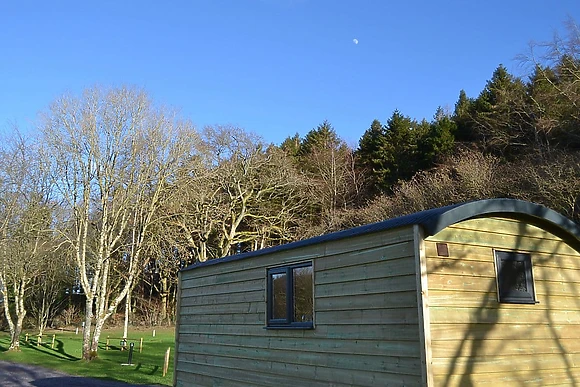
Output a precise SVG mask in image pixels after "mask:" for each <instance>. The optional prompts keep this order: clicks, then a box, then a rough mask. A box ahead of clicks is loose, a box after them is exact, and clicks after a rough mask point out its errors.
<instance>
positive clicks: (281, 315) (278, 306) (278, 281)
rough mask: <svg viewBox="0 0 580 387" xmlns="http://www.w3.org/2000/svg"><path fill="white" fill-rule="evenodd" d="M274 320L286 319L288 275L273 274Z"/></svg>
mask: <svg viewBox="0 0 580 387" xmlns="http://www.w3.org/2000/svg"><path fill="white" fill-rule="evenodd" d="M272 289H273V294H272V302H273V308H272V318H273V319H285V318H286V273H279V274H272Z"/></svg>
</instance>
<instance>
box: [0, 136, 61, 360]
mask: <svg viewBox="0 0 580 387" xmlns="http://www.w3.org/2000/svg"><path fill="white" fill-rule="evenodd" d="M38 151H39V148H37V147H36V146H35V144H33V143H32V142H31V141H30V140H28V139H25V138H24V137H22V136H19V135H18V134H17V135H15V136H14V137H13V138H12V139H9V140H8V141H6V142H5V144H4V149H2V151H1V155H0V160H1V162H0V190H1V192H0V217H1V219H2V221H1V223H0V233H1V236H0V295H1V296H2V299H3V300H4V302H3V306H4V315H5V318H6V321H7V323H8V326H9V329H10V336H11V339H10V347H9V348H10V349H12V350H18V349H19V346H20V341H19V340H20V333H21V331H22V325H23V322H24V318H25V317H26V315H27V309H26V304H27V302H26V297H27V296H28V293H29V291H30V286H31V283H32V281H33V280H34V279H35V277H37V276H39V275H41V274H42V273H43V270H44V269H45V265H44V261H43V257H44V256H45V255H46V254H47V253H48V249H47V245H48V244H49V242H50V233H49V226H50V222H51V210H50V188H49V185H48V184H47V180H46V175H45V172H46V170H45V169H44V168H43V166H42V162H41V161H39V159H38V157H37V153H38Z"/></svg>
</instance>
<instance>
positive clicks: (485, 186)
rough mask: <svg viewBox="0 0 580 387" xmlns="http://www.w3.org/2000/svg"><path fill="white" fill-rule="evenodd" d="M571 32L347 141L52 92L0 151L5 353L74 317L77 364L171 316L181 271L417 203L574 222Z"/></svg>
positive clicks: (579, 179) (124, 92) (577, 196)
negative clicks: (266, 132)
mask: <svg viewBox="0 0 580 387" xmlns="http://www.w3.org/2000/svg"><path fill="white" fill-rule="evenodd" d="M579 42H580V33H579V31H578V28H577V27H575V25H574V24H572V23H571V24H570V25H569V28H568V35H567V37H566V38H562V39H556V40H554V41H553V42H551V43H550V44H546V45H538V46H536V47H535V51H533V52H532V53H531V55H530V56H529V57H528V58H526V62H525V63H527V64H528V65H529V67H530V73H529V75H528V76H527V77H525V78H518V77H515V76H514V75H512V74H510V73H509V72H508V71H507V70H506V68H505V67H503V66H499V67H498V68H497V69H496V70H495V71H494V72H493V73H492V75H491V78H490V80H489V81H488V82H487V84H486V86H485V88H484V89H483V90H482V91H481V93H480V94H479V95H478V96H475V97H469V96H467V95H466V93H465V92H463V91H461V92H460V93H459V98H458V101H457V103H456V105H455V108H454V110H453V111H445V110H444V109H441V108H439V109H437V110H436V112H435V115H434V118H433V119H432V120H431V121H427V120H421V121H419V120H416V119H413V118H411V117H408V116H406V115H404V113H402V112H399V111H395V112H393V113H392V115H391V116H390V118H388V119H387V120H386V121H385V122H384V123H383V122H380V121H379V120H374V121H372V122H371V123H370V126H369V128H368V129H367V130H366V131H365V133H364V134H363V136H362V137H361V139H360V141H359V144H358V146H356V147H355V148H353V147H350V146H349V145H348V144H347V143H346V142H345V141H344V140H342V139H341V138H340V136H339V135H338V134H337V133H336V131H335V130H334V128H333V127H332V124H331V123H330V122H328V121H324V122H322V123H321V124H320V125H318V126H317V127H316V128H314V129H312V130H311V131H309V132H308V133H307V134H306V135H305V136H304V137H301V136H299V135H295V136H293V137H288V138H287V139H286V140H285V141H284V142H283V143H282V144H279V145H273V144H266V143H264V142H263V141H262V140H261V139H260V138H258V137H257V136H255V135H253V134H252V133H250V132H247V131H245V130H242V129H240V128H236V127H231V126H212V127H206V128H204V129H202V130H197V129H196V128H195V127H194V126H193V125H192V124H191V123H190V122H188V121H186V120H182V119H180V118H179V117H178V116H177V115H175V114H174V113H173V112H171V111H168V110H167V109H164V108H160V107H158V106H156V105H155V104H154V103H153V102H152V101H151V100H150V99H149V97H148V96H147V95H146V94H145V93H144V92H142V91H140V90H135V89H131V88H114V89H98V88H93V89H88V90H86V91H85V92H84V93H83V94H82V95H80V96H64V97H61V98H59V99H57V100H55V101H54V103H53V104H52V105H51V106H50V108H49V110H48V111H47V112H46V114H45V115H44V119H43V121H42V123H41V124H40V126H39V130H38V132H37V133H38V135H37V136H35V137H34V138H26V137H24V136H22V135H19V134H18V133H16V132H14V133H10V134H9V135H8V136H7V138H6V140H5V141H4V142H3V145H2V149H1V150H0V152H1V153H0V213H1V215H2V216H0V219H2V222H0V238H1V239H0V242H1V245H0V246H1V248H0V256H1V258H0V298H1V299H2V301H3V302H2V305H3V312H4V317H5V318H4V320H5V321H6V323H7V325H8V326H9V328H10V331H11V334H12V338H13V339H12V347H13V348H17V347H18V336H19V334H20V331H21V329H22V326H23V324H24V322H25V320H26V319H27V318H29V317H30V316H32V320H33V323H34V324H35V325H36V326H38V327H39V329H40V330H41V331H42V329H44V328H45V327H46V326H47V325H50V324H53V325H54V324H61V325H67V324H71V323H72V322H73V321H74V319H75V316H78V315H81V314H82V316H83V322H84V323H85V327H86V328H87V329H85V337H84V344H83V356H84V357H85V358H87V359H89V358H92V357H93V356H94V354H95V352H96V351H97V349H98V340H99V336H100V333H101V330H102V328H103V327H104V325H105V323H106V322H107V321H111V320H112V319H116V318H117V316H118V312H120V313H123V311H125V315H124V320H125V322H126V324H127V323H128V321H129V320H131V319H136V318H141V319H144V320H146V322H148V323H151V324H160V323H165V322H171V321H172V320H173V318H174V314H175V299H176V290H177V289H176V285H177V282H176V278H177V272H178V270H179V269H180V268H182V267H184V266H186V265H189V264H192V263H194V262H196V261H205V260H208V259H215V258H219V257H223V256H226V255H229V254H235V253H240V252H245V251H251V250H256V249H261V248H265V247H268V246H274V245H278V244H282V243H287V242H291V241H294V240H300V239H303V238H307V237H310V236H314V235H319V234H323V233H326V232H331V231H335V230H340V229H344V228H349V227H353V226H356V225H360V224H364V223H369V222H373V221H378V220H383V219H386V218H390V217H393V216H398V215H402V214H405V213H410V212H414V211H418V210H422V209H426V208H432V207H438V206H442V205H446V204H450V203H456V202H462V201H467V200H473V199H482V198H492V197H512V198H520V199H525V200H530V201H534V202H537V203H541V204H544V205H546V206H549V207H551V208H553V209H555V210H557V211H559V212H561V213H562V214H564V215H566V216H568V217H569V218H571V219H573V220H575V221H576V222H579V223H580V54H579V53H580V43H579ZM538 50H540V52H538ZM75 299H76V301H75ZM79 300H80V301H81V303H80V304H79V303H78V301H79ZM79 309H82V310H79ZM119 318H122V317H119ZM74 322H76V323H79V322H80V321H74ZM126 324H125V326H126Z"/></svg>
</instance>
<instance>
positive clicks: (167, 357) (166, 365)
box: [163, 347, 171, 376]
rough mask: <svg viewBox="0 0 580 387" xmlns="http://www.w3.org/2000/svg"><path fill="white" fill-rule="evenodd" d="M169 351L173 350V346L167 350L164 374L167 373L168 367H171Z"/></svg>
mask: <svg viewBox="0 0 580 387" xmlns="http://www.w3.org/2000/svg"><path fill="white" fill-rule="evenodd" d="M169 351H171V347H169V348H167V351H165V363H163V376H165V375H167V369H168V368H169Z"/></svg>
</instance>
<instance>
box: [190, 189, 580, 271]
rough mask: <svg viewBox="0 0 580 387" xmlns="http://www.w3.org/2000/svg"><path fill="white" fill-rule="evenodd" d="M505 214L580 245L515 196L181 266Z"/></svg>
mask: <svg viewBox="0 0 580 387" xmlns="http://www.w3.org/2000/svg"><path fill="white" fill-rule="evenodd" d="M484 216H505V217H508V218H514V219H521V220H526V221H529V222H530V223H532V224H536V225H540V226H542V227H544V228H546V229H547V230H548V231H550V232H552V233H554V234H555V235H558V236H559V237H561V238H563V239H564V240H571V241H572V243H573V244H574V245H575V246H580V226H578V225H577V224H576V223H574V222H572V221H571V220H570V219H568V218H566V217H564V216H563V215H561V214H559V213H557V212H555V211H553V210H550V209H549V208H546V207H544V206H541V205H539V204H535V203H530V202H525V201H522V200H515V199H488V200H478V201H474V202H468V203H459V204H453V205H450V206H446V207H440V208H433V209H430V210H425V211H421V212H417V213H414V214H409V215H405V216H401V217H398V218H393V219H388V220H385V221H382V222H378V223H372V224H367V225H364V226H360V227H355V228H351V229H348V230H343V231H338V232H334V233H331V234H326V235H321V236H318V237H315V238H310V239H305V240H302V241H297V242H292V243H288V244H285V245H280V246H275V247H269V248H266V249H262V250H256V251H251V252H248V253H243V254H238V255H231V256H227V257H224V258H219V259H212V260H209V261H206V262H200V263H196V264H194V265H191V266H188V267H186V268H184V269H183V270H182V271H186V270H192V269H196V268H198V267H204V266H210V265H216V264H220V263H225V262H231V261H237V260H240V259H246V258H250V257H258V256H261V255H266V254H272V253H275V252H280V251H286V250H292V249H297V248H300V247H305V246H310V245H316V244H319V243H324V242H330V241H335V240H339V239H345V238H349V237H353V236H357V235H364V234H370V233H375V232H379V231H385V230H390V229H395V228H398V227H404V226H412V225H415V224H418V225H421V226H422V227H423V229H424V231H425V237H428V236H431V235H435V234H437V233H438V232H439V231H441V230H443V229H444V228H446V227H448V226H450V225H452V224H455V223H458V222H461V221H463V220H467V219H471V218H477V217H484Z"/></svg>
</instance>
